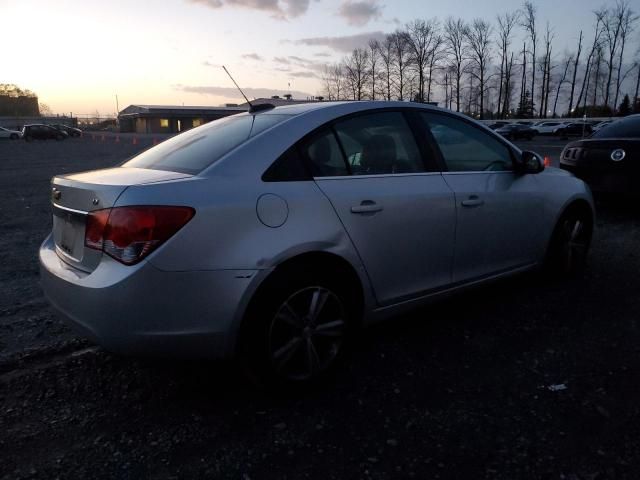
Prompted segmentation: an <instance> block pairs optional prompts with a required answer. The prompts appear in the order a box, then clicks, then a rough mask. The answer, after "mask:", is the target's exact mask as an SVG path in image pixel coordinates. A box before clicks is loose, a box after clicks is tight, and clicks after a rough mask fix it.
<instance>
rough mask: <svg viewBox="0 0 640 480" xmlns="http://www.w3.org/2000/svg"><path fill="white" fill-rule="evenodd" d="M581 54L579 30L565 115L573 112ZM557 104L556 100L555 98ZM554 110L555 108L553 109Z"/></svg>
mask: <svg viewBox="0 0 640 480" xmlns="http://www.w3.org/2000/svg"><path fill="white" fill-rule="evenodd" d="M581 52H582V30H580V37H579V38H578V51H577V53H576V56H575V58H574V61H573V73H572V78H571V94H570V95H569V108H568V109H567V114H568V115H571V113H572V111H573V95H574V93H575V90H576V76H577V74H578V66H579V65H580V53H581ZM556 103H557V98H556ZM554 110H555V107H554Z"/></svg>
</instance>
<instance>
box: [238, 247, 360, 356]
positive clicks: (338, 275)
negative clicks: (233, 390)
mask: <svg viewBox="0 0 640 480" xmlns="http://www.w3.org/2000/svg"><path fill="white" fill-rule="evenodd" d="M301 271H306V272H308V271H312V272H317V274H318V275H331V276H332V277H333V278H335V279H336V282H339V283H340V285H341V287H343V288H348V289H349V290H350V291H353V293H354V294H353V295H352V296H350V298H349V299H347V301H349V305H350V307H351V308H352V309H353V312H354V318H355V319H356V322H357V326H360V324H361V322H362V318H363V314H364V310H365V304H366V303H367V296H366V291H367V290H366V288H367V284H366V279H365V278H362V276H361V275H360V274H359V273H358V269H357V267H356V266H354V265H353V264H352V263H351V262H350V261H349V260H347V259H346V258H344V257H342V256H340V255H338V254H336V253H332V252H327V251H308V252H304V253H299V254H297V255H294V256H292V257H289V258H287V259H284V260H283V261H281V262H280V263H278V264H277V265H276V266H275V267H273V268H272V269H271V270H270V271H269V272H268V273H267V274H266V276H264V277H263V278H261V279H260V281H259V283H258V284H257V285H256V286H255V288H254V289H253V291H252V292H251V297H250V299H249V300H248V301H247V302H246V304H245V305H246V306H245V308H244V309H243V310H242V312H239V313H240V314H239V316H238V318H237V322H236V328H235V329H234V333H233V337H232V339H231V342H230V345H229V348H230V350H231V352H233V353H234V354H237V353H238V347H239V346H240V341H241V338H242V335H243V334H244V333H245V331H246V330H245V329H246V327H247V326H248V323H249V322H248V318H247V317H248V314H249V313H250V312H252V311H253V309H255V308H256V306H257V305H258V304H259V303H260V301H261V299H262V298H263V297H262V296H263V295H265V294H268V292H269V287H270V286H271V285H273V284H274V283H275V282H278V281H281V280H282V279H283V278H286V277H289V276H292V275H293V276H295V275H296V273H297V272H301Z"/></svg>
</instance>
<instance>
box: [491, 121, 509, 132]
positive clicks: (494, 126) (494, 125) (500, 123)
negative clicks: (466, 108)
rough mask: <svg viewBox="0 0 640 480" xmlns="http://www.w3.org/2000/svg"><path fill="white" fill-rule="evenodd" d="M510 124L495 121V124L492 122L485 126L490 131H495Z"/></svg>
mask: <svg viewBox="0 0 640 480" xmlns="http://www.w3.org/2000/svg"><path fill="white" fill-rule="evenodd" d="M510 123H511V122H506V121H501V120H500V121H497V122H493V123H489V124H487V127H489V128H490V129H491V130H496V129H498V128H500V127H504V126H505V125H509V124H510Z"/></svg>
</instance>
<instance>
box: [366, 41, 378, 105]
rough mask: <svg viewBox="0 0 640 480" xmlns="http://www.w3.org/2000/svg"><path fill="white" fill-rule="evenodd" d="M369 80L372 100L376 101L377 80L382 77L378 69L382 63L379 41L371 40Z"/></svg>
mask: <svg viewBox="0 0 640 480" xmlns="http://www.w3.org/2000/svg"><path fill="white" fill-rule="evenodd" d="M368 46H369V80H370V84H371V95H370V97H371V100H375V99H376V80H377V79H378V77H379V76H380V72H378V70H377V67H378V65H379V63H380V43H379V42H378V40H369V44H368Z"/></svg>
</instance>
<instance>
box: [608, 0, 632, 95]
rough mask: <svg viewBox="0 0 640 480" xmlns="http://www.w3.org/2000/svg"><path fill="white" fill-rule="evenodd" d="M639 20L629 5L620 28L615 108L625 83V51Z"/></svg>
mask: <svg viewBox="0 0 640 480" xmlns="http://www.w3.org/2000/svg"><path fill="white" fill-rule="evenodd" d="M637 20H638V16H637V15H635V13H634V12H633V11H632V10H631V9H630V8H628V5H627V7H626V9H625V12H624V16H623V18H622V24H621V27H620V52H619V56H618V72H617V77H616V96H615V99H614V100H613V106H614V107H615V106H616V105H618V97H619V95H620V86H621V85H622V82H623V81H624V76H621V73H622V60H623V56H624V49H625V47H626V43H627V38H628V36H629V34H630V33H631V32H632V31H633V29H634V26H635V25H634V24H635V23H636V21H637ZM625 76H626V75H625Z"/></svg>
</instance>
